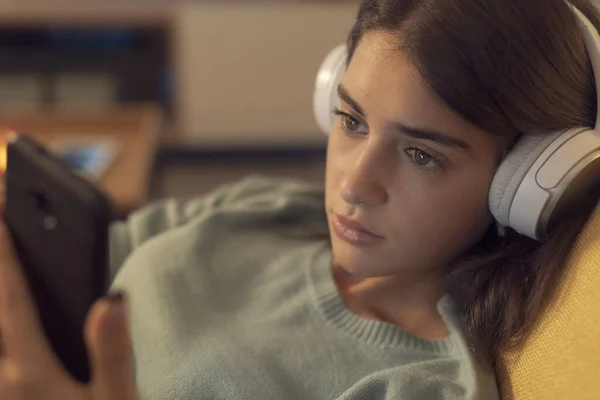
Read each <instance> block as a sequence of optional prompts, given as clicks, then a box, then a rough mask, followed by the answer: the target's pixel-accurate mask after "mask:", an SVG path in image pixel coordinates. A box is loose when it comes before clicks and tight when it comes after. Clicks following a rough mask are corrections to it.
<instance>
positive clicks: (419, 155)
mask: <svg viewBox="0 0 600 400" xmlns="http://www.w3.org/2000/svg"><path fill="white" fill-rule="evenodd" d="M406 153H407V154H408V155H409V156H410V158H411V160H412V161H413V163H414V164H415V165H416V166H417V167H419V168H421V169H425V170H429V171H433V170H438V169H441V168H443V167H444V166H443V164H442V162H441V161H440V160H438V159H437V158H435V157H434V156H432V155H431V154H429V153H427V152H425V151H423V150H421V149H417V148H415V147H409V148H407V149H406Z"/></svg>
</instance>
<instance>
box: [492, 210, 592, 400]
mask: <svg viewBox="0 0 600 400" xmlns="http://www.w3.org/2000/svg"><path fill="white" fill-rule="evenodd" d="M502 369H503V370H504V372H502V373H501V374H500V376H499V384H500V391H501V393H502V398H503V400H529V399H531V400H553V399H559V400H563V399H564V400H600V206H599V207H597V208H596V210H595V212H594V213H593V215H592V217H591V218H590V221H589V222H588V223H587V225H586V227H585V228H584V230H583V232H582V233H581V235H580V237H579V239H578V241H577V244H576V246H575V248H574V251H573V253H572V255H571V257H570V259H569V262H568V265H567V267H566V270H565V273H564V276H563V277H562V279H561V281H560V283H559V286H558V289H557V291H556V293H555V294H554V296H553V297H552V299H550V301H549V303H548V308H547V310H546V312H545V313H544V315H543V317H542V318H541V320H540V321H539V323H538V324H537V326H536V328H535V331H534V333H533V335H532V336H531V338H530V339H528V341H527V342H526V343H524V345H523V346H522V347H521V348H519V349H515V350H513V351H511V352H508V353H506V354H504V356H503V368H502Z"/></svg>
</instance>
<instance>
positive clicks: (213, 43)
mask: <svg viewBox="0 0 600 400" xmlns="http://www.w3.org/2000/svg"><path fill="white" fill-rule="evenodd" d="M358 2H359V1H358V0H344V1H342V0H328V1H327V0H312V1H306V0H279V1H274V0H254V1H249V0H248V1H241V0H227V1H225V0H202V1H195V2H189V1H177V0H148V1H143V2H140V1H138V0H119V1H115V0H109V1H81V0H53V1H51V2H49V1H46V0H0V10H1V11H0V34H1V32H3V31H5V32H8V31H10V30H11V29H17V30H18V29H25V30H27V29H31V30H34V31H35V30H38V32H43V31H44V30H46V31H49V32H51V31H52V30H54V29H58V30H65V29H66V30H72V31H73V32H77V30H78V29H79V30H81V32H84V31H86V30H87V32H88V33H89V30H92V31H95V30H107V31H110V30H111V29H116V30H123V29H125V30H131V29H133V30H135V31H136V32H138V33H140V34H141V36H142V39H140V40H142V41H146V42H145V43H147V41H150V42H151V43H152V45H151V46H148V47H147V48H148V49H152V48H154V49H156V54H155V55H154V56H152V54H151V52H150V51H149V50H148V51H146V50H144V51H142V52H141V53H139V54H138V53H137V52H136V51H134V52H133V53H131V54H118V55H111V54H110V53H105V54H99V55H98V54H96V55H95V56H94V55H93V54H92V55H90V57H92V58H94V57H95V58H94V61H93V62H92V61H89V60H88V59H87V58H85V57H79V58H76V57H75V56H69V57H66V58H65V57H63V55H64V54H60V53H56V52H55V51H46V53H44V54H42V55H40V56H36V57H33V58H32V59H33V60H37V61H35V62H29V61H28V60H29V58H28V57H29V55H23V54H20V55H19V57H20V58H19V57H11V56H10V54H15V53H18V52H15V51H13V49H7V50H6V54H7V55H8V56H7V57H4V61H2V60H0V70H2V69H3V68H6V67H11V63H13V62H17V61H14V60H20V61H18V62H19V63H21V64H20V65H23V66H28V65H32V64H33V65H36V64H37V65H40V66H43V65H49V64H53V65H55V66H56V69H65V67H69V66H71V65H72V66H73V68H72V69H73V71H68V69H69V68H66V69H67V71H66V72H74V73H80V72H82V71H83V72H85V71H90V70H93V71H95V70H94V68H97V67H102V68H104V67H105V66H106V68H108V69H111V70H114V71H117V72H118V73H119V74H121V76H123V77H126V78H123V79H120V80H119V82H125V85H126V86H127V87H126V89H127V90H128V91H129V94H128V95H127V96H125V98H124V99H123V98H122V99H120V101H121V100H122V101H128V100H131V101H134V102H135V101H161V99H159V98H157V97H158V96H164V97H166V98H168V99H170V100H166V101H164V103H165V104H164V108H165V111H166V117H167V119H168V125H169V126H170V127H171V129H169V130H168V132H171V133H173V134H172V135H169V134H167V135H166V136H165V139H167V140H166V141H167V142H168V144H169V145H173V146H181V145H186V146H192V145H197V146H200V147H202V148H211V147H219V148H223V147H225V148H231V147H237V148H240V147H243V148H247V147H262V148H265V147H271V148H273V147H282V146H283V147H288V148H299V147H323V146H324V143H325V137H324V136H323V135H321V134H320V133H319V130H318V129H317V126H316V124H315V122H314V120H313V116H312V91H313V87H314V80H315V77H316V73H317V70H318V67H319V64H320V63H321V61H322V60H323V58H324V57H325V55H326V54H327V53H328V51H329V50H330V49H332V48H333V47H334V46H335V45H337V44H339V43H341V42H342V41H344V40H345V38H346V35H347V33H348V31H349V29H350V27H351V25H352V22H353V20H354V18H355V15H356V10H357V5H358ZM51 33H52V32H51ZM50 36H52V35H50ZM69 38H70V39H73V36H71V37H68V38H67V39H69ZM132 57H133V58H132ZM163 58H164V59H163ZM132 60H133V61H132ZM88 61H89V62H88ZM3 65H4V67H3ZM12 66H13V67H16V65H12ZM119 66H122V68H121V69H119ZM40 68H42V67H40ZM53 68H54V67H53ZM161 68H164V71H163V72H164V75H163V76H162V78H160V73H161ZM16 70H17V71H20V70H21V68H20V67H18V68H16ZM119 71H120V72H119ZM132 71H133V73H132ZM136 71H137V72H138V73H137V74H136V73H135V72H136ZM75 78H78V77H77V76H75ZM160 79H163V81H159V80H160ZM73 81H77V79H71V80H70V82H73ZM97 81H98V82H100V83H99V84H98V85H101V83H102V82H103V77H102V76H99V77H97ZM22 87H26V88H29V87H28V86H27V82H25V83H23V84H22ZM13 89H14V90H13V91H14V92H15V93H25V91H24V90H22V89H20V88H13ZM105 92H106V93H109V94H110V90H109V89H106V90H105ZM48 93H50V90H46V94H45V95H44V96H45V97H44V99H43V100H42V103H44V102H45V103H46V104H47V103H51V100H50V99H51V97H52V95H50V94H48ZM117 93H119V94H121V95H122V94H123V92H122V91H120V90H119V91H117ZM109 94H104V97H110V96H109ZM100 97H101V98H102V96H100ZM99 102H100V103H101V101H99ZM5 103H6V101H5ZM9 103H10V101H9ZM68 103H69V104H75V105H77V102H73V101H70V102H68ZM161 104H162V103H161Z"/></svg>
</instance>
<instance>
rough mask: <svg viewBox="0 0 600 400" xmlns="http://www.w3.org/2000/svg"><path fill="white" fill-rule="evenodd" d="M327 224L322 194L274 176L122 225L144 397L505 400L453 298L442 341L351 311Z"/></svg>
mask: <svg viewBox="0 0 600 400" xmlns="http://www.w3.org/2000/svg"><path fill="white" fill-rule="evenodd" d="M326 229H327V224H326V220H325V214H324V208H323V191H322V190H318V189H316V188H312V187H310V186H306V185H303V184H300V183H293V182H286V181H281V180H270V179H266V178H248V179H245V180H243V181H241V182H239V183H236V184H232V185H227V186H224V187H222V188H220V189H219V190H217V191H215V192H214V193H213V194H211V195H209V196H206V197H203V198H199V199H197V200H194V201H191V202H189V203H187V204H184V205H181V204H178V203H176V202H174V201H166V202H160V203H156V204H152V205H150V206H148V207H146V208H145V209H143V210H141V211H139V212H137V213H135V214H133V215H132V216H131V217H130V218H129V220H128V221H127V222H122V223H118V224H116V225H115V226H114V227H113V231H112V234H111V265H112V267H113V268H114V272H115V274H116V276H115V280H114V284H113V287H114V288H118V289H123V290H125V291H126V293H127V294H128V297H129V302H130V307H131V317H130V318H131V328H132V336H133V342H134V353H135V369H136V371H135V376H136V381H137V384H138V387H139V391H140V397H141V399H143V400H154V399H156V400H171V399H172V400H186V399H224V400H225V399H230V400H233V399H235V400H249V399H260V400H270V399H273V400H293V399H301V400H308V399H327V400H332V399H338V400H342V399H343V400H350V399H354V400H363V399H364V400H373V399H379V400H383V399H385V400H388V399H428V400H435V399H485V400H494V399H496V398H497V397H498V395H497V390H496V384H495V381H494V378H493V376H492V375H491V374H489V373H486V372H484V371H483V370H482V369H481V368H480V367H479V366H478V365H477V363H476V361H475V359H474V356H473V354H472V353H471V351H470V350H469V344H468V342H467V340H466V338H465V334H464V332H463V328H462V323H461V320H460V318H459V316H458V315H457V314H456V313H455V312H454V311H453V306H452V302H451V301H450V299H449V298H448V297H447V296H446V297H444V298H443V299H442V300H441V301H440V303H439V306H438V308H439V311H440V313H441V314H442V316H443V317H444V319H445V321H446V323H447V325H448V328H449V330H450V332H451V333H450V336H449V337H448V338H447V339H444V340H438V341H429V340H424V339H420V338H418V337H415V336H413V335H411V334H409V333H408V332H406V331H403V330H402V329H400V328H398V327H396V326H393V325H391V324H387V323H383V322H379V321H373V320H366V319H362V318H360V317H358V316H356V315H354V314H352V313H351V312H350V311H349V310H348V309H346V307H345V306H344V303H343V301H342V300H341V298H340V296H339V295H338V292H337V290H336V286H335V284H334V282H333V280H332V277H331V274H330V265H331V258H332V254H331V249H330V247H329V245H328V243H327V241H326V240H323V239H320V240H317V239H316V238H315V237H314V233H315V232H326ZM311 237H313V239H311ZM117 270H118V272H117Z"/></svg>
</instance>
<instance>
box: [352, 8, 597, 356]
mask: <svg viewBox="0 0 600 400" xmlns="http://www.w3.org/2000/svg"><path fill="white" fill-rule="evenodd" d="M571 3H572V4H573V5H575V6H576V7H578V8H579V9H580V10H581V11H582V12H583V13H584V14H585V15H586V16H587V17H588V18H589V19H590V20H591V21H592V23H593V24H594V25H595V26H596V27H600V16H599V14H598V13H597V10H596V9H595V7H594V6H593V5H592V4H590V2H589V1H588V0H573V1H572V2H571ZM374 30H386V31H389V32H393V33H396V34H397V37H398V50H399V51H402V52H403V53H404V54H406V56H407V57H408V58H409V59H410V60H411V62H412V63H413V64H414V65H415V66H416V68H418V70H419V72H420V73H421V75H422V76H423V78H424V79H425V81H426V82H427V84H428V85H429V86H430V88H431V89H432V90H433V92H434V93H435V94H436V95H437V96H438V97H439V98H441V99H442V100H443V101H444V102H445V103H446V104H447V105H448V106H449V107H450V108H452V109H453V110H454V111H455V112H456V113H457V114H459V115H460V116H462V117H463V118H464V119H465V120H467V121H469V122H470V123H472V124H473V125H476V126H479V127H481V128H483V129H484V130H486V131H488V132H490V133H492V134H493V135H498V136H500V137H502V138H505V140H504V141H505V142H506V143H514V139H515V138H518V137H519V136H520V135H521V134H527V132H551V131H554V130H558V129H566V128H569V127H573V126H581V125H584V126H593V125H594V123H595V118H596V88H595V81H594V77H593V73H592V69H591V64H590V62H589V59H588V57H587V55H586V52H585V47H584V43H583V38H582V35H581V32H580V29H579V27H578V25H577V20H576V19H575V16H574V14H573V13H572V12H571V10H570V9H569V8H568V5H567V4H566V3H565V1H564V0H501V1H500V0H460V1H456V0H364V1H363V2H362V5H361V7H360V9H359V13H358V18H357V20H356V22H355V24H354V27H353V28H352V31H351V33H350V36H349V38H348V48H349V56H348V62H350V61H351V59H352V56H353V54H354V51H355V50H356V47H357V45H358V43H359V41H360V40H361V38H362V37H363V35H365V33H367V32H369V31H374ZM507 150H508V149H507ZM597 200H598V196H597V193H596V194H594V195H593V196H592V195H591V194H590V196H588V197H586V198H585V199H581V201H580V204H578V205H577V206H576V207H572V213H571V214H570V215H568V216H563V218H561V221H560V222H559V223H558V224H556V226H555V227H554V228H553V230H552V232H551V234H550V235H549V236H548V237H547V238H546V239H545V240H544V241H543V242H541V243H540V242H537V241H534V240H531V239H528V238H526V237H524V236H521V235H518V234H517V233H515V232H514V231H510V230H509V231H508V232H507V234H506V236H505V237H503V238H498V237H497V236H496V234H495V230H493V229H491V230H490V232H489V233H488V234H487V235H486V237H484V238H483V240H482V241H481V243H479V244H478V245H477V246H476V247H475V248H474V249H473V250H472V251H469V252H468V254H466V255H464V257H462V258H461V259H460V260H457V262H456V263H453V265H452V266H451V269H450V270H449V271H448V274H447V278H448V286H449V290H451V291H452V292H453V294H454V296H455V298H456V299H457V300H458V301H459V304H460V305H461V306H462V308H463V312H464V314H465V317H466V327H467V330H468V332H469V334H470V335H471V338H472V340H473V342H474V345H475V348H476V351H477V353H478V355H479V356H480V357H482V358H483V359H484V360H485V363H489V364H490V365H492V366H494V367H496V366H497V362H498V360H499V355H500V352H501V351H503V350H505V349H507V348H508V347H509V346H510V345H511V344H514V343H517V342H518V339H519V338H523V337H525V336H526V335H527V333H528V332H530V329H531V327H532V324H533V323H534V322H535V321H536V319H537V317H538V316H539V314H540V312H541V310H542V307H543V304H544V301H545V299H547V297H548V295H549V292H550V291H551V290H552V288H553V286H554V285H553V283H554V282H555V281H556V279H557V278H558V276H559V274H560V272H561V270H562V269H563V266H564V264H565V261H566V259H567V257H568V255H569V252H570V250H571V248H572V247H573V244H574V242H575V240H576V238H577V236H578V234H579V232H580V231H581V229H582V227H583V226H584V224H585V222H586V220H587V218H588V217H589V215H590V213H591V212H592V210H593V208H594V206H595V205H596V203H597Z"/></svg>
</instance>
